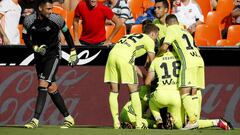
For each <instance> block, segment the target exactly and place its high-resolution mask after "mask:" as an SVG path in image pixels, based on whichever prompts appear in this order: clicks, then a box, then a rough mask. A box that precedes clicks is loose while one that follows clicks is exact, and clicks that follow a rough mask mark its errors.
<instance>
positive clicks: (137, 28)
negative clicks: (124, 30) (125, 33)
mask: <svg viewBox="0 0 240 135" xmlns="http://www.w3.org/2000/svg"><path fill="white" fill-rule="evenodd" d="M130 33H137V34H138V33H142V24H135V25H132V28H131V32H130Z"/></svg>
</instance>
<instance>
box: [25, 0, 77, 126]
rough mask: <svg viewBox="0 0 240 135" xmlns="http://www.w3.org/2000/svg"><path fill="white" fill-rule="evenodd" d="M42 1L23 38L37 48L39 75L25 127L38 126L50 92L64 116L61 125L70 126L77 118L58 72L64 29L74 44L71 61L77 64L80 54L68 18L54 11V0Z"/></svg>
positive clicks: (28, 20) (36, 57) (26, 19)
mask: <svg viewBox="0 0 240 135" xmlns="http://www.w3.org/2000/svg"><path fill="white" fill-rule="evenodd" d="M38 4H39V5H38V11H37V12H35V13H33V14H31V15H29V16H27V17H26V18H25V19H24V23H23V26H24V29H23V39H24V42H25V44H26V45H27V47H28V48H30V49H32V51H33V52H34V59H35V62H36V72H37V75H38V96H37V99H36V106H35V112H34V116H33V118H32V119H31V121H30V122H29V123H27V124H25V125H24V127H26V128H36V127H38V125H39V118H40V115H41V113H42V110H43V108H44V105H45V102H46V97H47V93H48V94H49V95H50V97H51V99H52V101H53V103H54V104H55V105H56V107H57V108H58V110H59V111H60V112H61V114H62V115H63V116H64V119H65V120H64V124H63V126H61V128H69V127H71V126H73V125H74V119H73V117H72V116H71V115H70V114H69V112H68V109H67V107H66V105H65V103H64V100H63V98H62V96H61V94H60V93H59V91H58V86H57V84H56V83H55V81H56V80H55V74H56V72H57V70H58V66H59V63H60V60H61V47H60V44H59V43H60V41H59V32H60V31H62V33H63V34H64V37H65V39H66V42H67V44H68V46H69V48H70V57H69V64H70V65H72V66H73V65H76V64H77V63H78V58H77V54H76V50H75V46H74V43H73V39H72V37H71V35H70V32H69V30H68V28H67V25H66V23H65V21H64V20H63V18H62V17H61V16H59V15H57V14H52V7H53V5H52V0H41V1H40V2H39V3H38Z"/></svg>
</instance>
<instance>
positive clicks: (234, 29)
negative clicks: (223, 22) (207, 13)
mask: <svg viewBox="0 0 240 135" xmlns="http://www.w3.org/2000/svg"><path fill="white" fill-rule="evenodd" d="M227 39H228V40H229V41H230V43H231V44H232V45H236V44H237V43H238V42H240V25H231V26H230V27H229V28H228V32H227Z"/></svg>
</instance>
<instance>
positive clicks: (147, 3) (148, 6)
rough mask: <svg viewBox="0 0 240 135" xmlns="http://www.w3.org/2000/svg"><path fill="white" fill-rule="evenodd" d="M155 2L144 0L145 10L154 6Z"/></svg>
mask: <svg viewBox="0 0 240 135" xmlns="http://www.w3.org/2000/svg"><path fill="white" fill-rule="evenodd" d="M154 4H155V2H154V1H152V0H143V10H144V11H146V10H147V9H148V8H150V7H153V6H154Z"/></svg>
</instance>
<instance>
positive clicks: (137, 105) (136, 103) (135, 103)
mask: <svg viewBox="0 0 240 135" xmlns="http://www.w3.org/2000/svg"><path fill="white" fill-rule="evenodd" d="M131 103H132V107H133V110H134V112H135V114H136V128H139V127H142V105H141V101H140V98H139V92H138V91H136V92H133V93H131Z"/></svg>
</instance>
